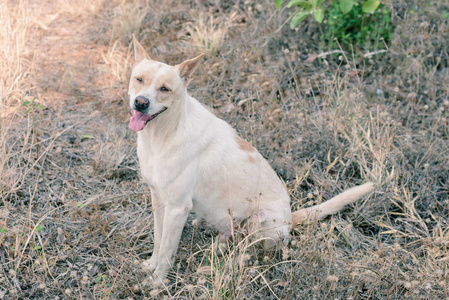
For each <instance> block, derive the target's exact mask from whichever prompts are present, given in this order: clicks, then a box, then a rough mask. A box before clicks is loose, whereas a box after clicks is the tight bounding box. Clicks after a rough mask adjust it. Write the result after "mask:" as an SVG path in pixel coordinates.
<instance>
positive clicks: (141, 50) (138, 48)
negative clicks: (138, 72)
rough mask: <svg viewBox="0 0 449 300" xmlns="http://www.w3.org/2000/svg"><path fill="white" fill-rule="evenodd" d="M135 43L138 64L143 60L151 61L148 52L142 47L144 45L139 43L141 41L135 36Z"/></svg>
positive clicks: (135, 55)
mask: <svg viewBox="0 0 449 300" xmlns="http://www.w3.org/2000/svg"><path fill="white" fill-rule="evenodd" d="M133 42H134V57H135V59H136V64H137V63H138V62H140V61H141V60H142V59H145V58H148V59H150V57H149V56H148V54H147V52H146V51H145V49H144V48H143V47H142V45H141V44H140V43H139V41H138V40H137V38H136V36H135V35H134V34H133Z"/></svg>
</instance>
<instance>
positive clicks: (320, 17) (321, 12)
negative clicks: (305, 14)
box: [313, 8, 324, 23]
mask: <svg viewBox="0 0 449 300" xmlns="http://www.w3.org/2000/svg"><path fill="white" fill-rule="evenodd" d="M313 16H314V17H315V21H317V22H318V23H321V22H323V19H324V10H323V9H322V8H319V9H317V10H315V12H314V13H313Z"/></svg>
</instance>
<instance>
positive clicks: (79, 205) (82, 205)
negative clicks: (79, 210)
mask: <svg viewBox="0 0 449 300" xmlns="http://www.w3.org/2000/svg"><path fill="white" fill-rule="evenodd" d="M76 206H78V207H84V206H86V204H84V203H78V204H77V205H76Z"/></svg>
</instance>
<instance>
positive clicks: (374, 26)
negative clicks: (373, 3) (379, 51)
mask: <svg viewBox="0 0 449 300" xmlns="http://www.w3.org/2000/svg"><path fill="white" fill-rule="evenodd" d="M337 2H338V1H333V2H332V3H331V4H330V6H329V8H328V14H329V19H328V20H327V24H326V27H325V28H324V30H323V32H322V39H323V40H324V42H325V43H328V44H329V46H330V47H331V48H333V47H335V44H336V41H335V39H336V40H338V42H339V43H340V44H341V46H342V47H343V48H347V47H349V46H350V45H357V46H359V47H364V46H365V47H366V46H372V47H374V48H379V47H381V46H382V45H383V44H384V43H386V44H388V43H389V42H390V40H391V33H392V29H393V25H392V22H391V13H390V10H389V9H388V8H387V7H385V6H384V5H382V4H380V6H379V7H377V9H376V10H375V11H374V12H373V13H370V14H366V13H364V12H365V10H364V5H360V4H359V3H357V2H356V3H355V5H354V6H353V7H352V8H351V10H350V11H349V12H348V13H346V14H342V11H341V3H340V4H339V3H337ZM365 3H366V2H365Z"/></svg>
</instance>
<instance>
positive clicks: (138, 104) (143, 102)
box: [134, 96, 150, 111]
mask: <svg viewBox="0 0 449 300" xmlns="http://www.w3.org/2000/svg"><path fill="white" fill-rule="evenodd" d="M148 106H150V100H148V99H147V98H145V97H143V96H137V97H136V99H135V100H134V107H135V108H136V110H137V111H144V110H145V109H147V108H148Z"/></svg>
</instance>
